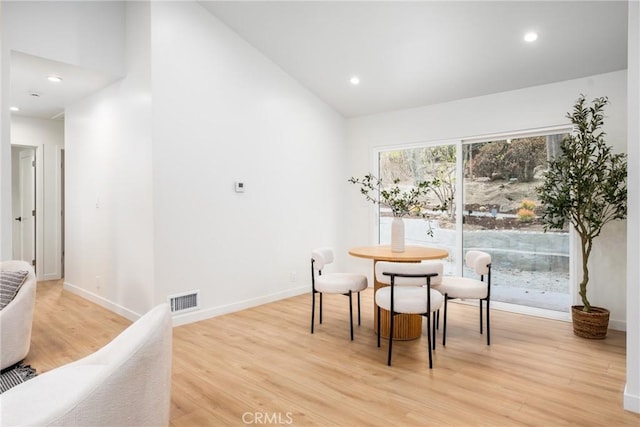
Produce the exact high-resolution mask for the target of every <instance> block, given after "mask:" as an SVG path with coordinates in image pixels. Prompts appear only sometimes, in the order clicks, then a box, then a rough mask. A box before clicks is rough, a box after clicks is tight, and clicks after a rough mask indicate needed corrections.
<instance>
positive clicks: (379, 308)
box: [377, 306, 380, 347]
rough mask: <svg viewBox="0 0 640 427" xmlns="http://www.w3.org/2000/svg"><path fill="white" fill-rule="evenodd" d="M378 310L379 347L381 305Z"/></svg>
mask: <svg viewBox="0 0 640 427" xmlns="http://www.w3.org/2000/svg"><path fill="white" fill-rule="evenodd" d="M377 310H378V313H377V314H378V347H380V306H378V308H377Z"/></svg>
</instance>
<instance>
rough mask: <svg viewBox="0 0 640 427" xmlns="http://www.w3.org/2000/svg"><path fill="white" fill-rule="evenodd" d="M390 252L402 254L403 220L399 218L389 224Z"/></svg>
mask: <svg viewBox="0 0 640 427" xmlns="http://www.w3.org/2000/svg"><path fill="white" fill-rule="evenodd" d="M391 252H404V220H403V219H402V218H400V217H394V218H393V221H392V222H391Z"/></svg>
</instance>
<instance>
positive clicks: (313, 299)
mask: <svg viewBox="0 0 640 427" xmlns="http://www.w3.org/2000/svg"><path fill="white" fill-rule="evenodd" d="M315 314H316V291H314V290H312V291H311V333H313V322H314V318H315Z"/></svg>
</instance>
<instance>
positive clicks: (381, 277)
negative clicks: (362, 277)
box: [376, 261, 444, 286]
mask: <svg viewBox="0 0 640 427" xmlns="http://www.w3.org/2000/svg"><path fill="white" fill-rule="evenodd" d="M443 270H444V265H443V264H442V262H428V261H427V262H419V263H414V262H390V261H378V262H377V263H376V280H377V281H378V282H380V283H384V284H386V285H390V284H391V275H389V274H384V273H386V272H393V273H395V274H408V275H427V274H437V276H434V277H431V280H430V282H431V286H436V285H439V284H440V282H441V281H442V273H443ZM425 284H426V280H425V277H404V276H396V277H395V282H394V285H395V286H424V285H425Z"/></svg>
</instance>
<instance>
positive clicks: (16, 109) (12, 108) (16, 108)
mask: <svg viewBox="0 0 640 427" xmlns="http://www.w3.org/2000/svg"><path fill="white" fill-rule="evenodd" d="M9 110H10V111H20V109H19V108H18V107H9Z"/></svg>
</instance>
